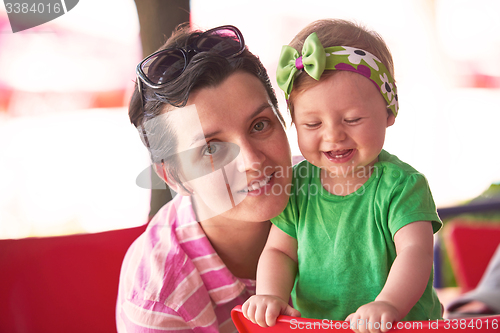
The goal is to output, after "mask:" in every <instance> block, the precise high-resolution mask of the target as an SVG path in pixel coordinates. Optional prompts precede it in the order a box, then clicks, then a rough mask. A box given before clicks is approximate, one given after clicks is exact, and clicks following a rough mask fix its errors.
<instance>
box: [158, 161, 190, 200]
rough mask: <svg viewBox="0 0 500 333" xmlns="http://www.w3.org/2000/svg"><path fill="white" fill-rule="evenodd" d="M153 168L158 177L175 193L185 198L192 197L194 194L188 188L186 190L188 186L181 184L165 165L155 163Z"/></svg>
mask: <svg viewBox="0 0 500 333" xmlns="http://www.w3.org/2000/svg"><path fill="white" fill-rule="evenodd" d="M153 168H154V169H155V171H156V174H157V175H158V177H160V178H161V179H162V180H163V181H164V182H165V183H166V184H167V185H168V186H169V187H170V188H172V190H174V191H175V192H177V193H179V194H180V195H184V196H190V195H192V194H193V193H192V192H191V191H190V190H189V189H188V188H186V184H180V183H179V182H178V181H177V180H176V179H175V178H174V177H173V176H172V172H171V171H170V170H168V169H167V167H166V165H165V163H163V162H160V163H153Z"/></svg>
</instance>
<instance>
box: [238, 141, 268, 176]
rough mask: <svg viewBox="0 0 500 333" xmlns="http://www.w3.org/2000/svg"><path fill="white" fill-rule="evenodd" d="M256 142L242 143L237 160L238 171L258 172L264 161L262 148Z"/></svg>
mask: <svg viewBox="0 0 500 333" xmlns="http://www.w3.org/2000/svg"><path fill="white" fill-rule="evenodd" d="M260 144H262V143H260ZM260 144H259V143H258V142H242V143H240V144H239V146H240V158H238V171H239V172H247V171H252V170H259V169H260V168H261V167H262V164H263V163H264V160H265V159H266V156H265V154H264V153H263V152H262V146H261V145H260Z"/></svg>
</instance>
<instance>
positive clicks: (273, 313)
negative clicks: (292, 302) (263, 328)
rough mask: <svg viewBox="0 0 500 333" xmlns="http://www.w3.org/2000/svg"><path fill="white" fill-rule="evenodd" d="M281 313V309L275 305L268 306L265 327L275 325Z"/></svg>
mask: <svg viewBox="0 0 500 333" xmlns="http://www.w3.org/2000/svg"><path fill="white" fill-rule="evenodd" d="M280 313H281V308H280V307H279V306H277V305H276V304H269V305H268V307H267V311H266V324H267V326H274V325H276V319H277V318H278V316H279V315H280Z"/></svg>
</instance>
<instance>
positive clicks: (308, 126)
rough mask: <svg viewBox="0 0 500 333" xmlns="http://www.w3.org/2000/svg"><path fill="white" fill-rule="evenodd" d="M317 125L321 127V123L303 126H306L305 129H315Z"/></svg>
mask: <svg viewBox="0 0 500 333" xmlns="http://www.w3.org/2000/svg"><path fill="white" fill-rule="evenodd" d="M319 125H321V123H320V122H317V123H306V124H305V126H306V127H307V128H316V127H318V126H319Z"/></svg>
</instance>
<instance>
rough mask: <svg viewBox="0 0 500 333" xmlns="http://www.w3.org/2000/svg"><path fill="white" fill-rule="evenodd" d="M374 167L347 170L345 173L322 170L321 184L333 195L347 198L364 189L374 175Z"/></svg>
mask: <svg viewBox="0 0 500 333" xmlns="http://www.w3.org/2000/svg"><path fill="white" fill-rule="evenodd" d="M373 168H374V166H366V167H361V168H357V169H347V170H344V172H342V171H339V172H330V171H329V170H325V169H323V170H321V184H322V185H323V188H324V189H325V190H326V191H328V192H329V193H331V194H334V195H338V196H346V195H349V194H351V193H354V192H356V191H357V190H358V189H360V188H362V187H363V186H364V184H365V183H366V182H367V181H368V179H369V178H370V176H371V175H372V173H373Z"/></svg>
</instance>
